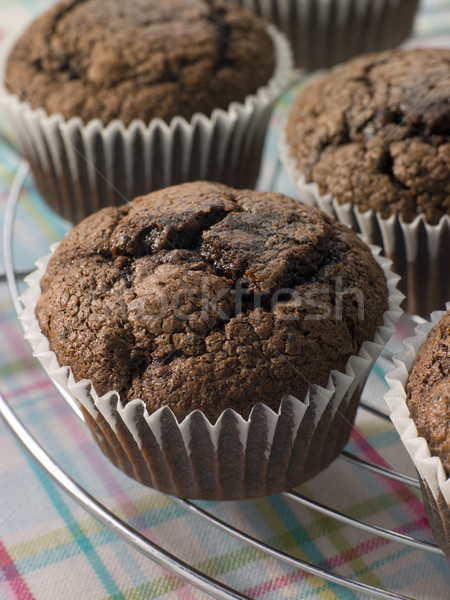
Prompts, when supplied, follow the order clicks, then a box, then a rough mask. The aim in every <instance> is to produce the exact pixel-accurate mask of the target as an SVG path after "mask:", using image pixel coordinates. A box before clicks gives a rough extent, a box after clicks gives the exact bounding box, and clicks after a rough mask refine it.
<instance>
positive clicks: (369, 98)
mask: <svg viewBox="0 0 450 600" xmlns="http://www.w3.org/2000/svg"><path fill="white" fill-rule="evenodd" d="M449 73H450V50H449V49H436V48H429V49H412V50H396V51H392V50H390V51H386V52H380V53H376V54H368V55H365V56H362V57H358V58H356V59H353V60H351V61H349V62H348V63H346V64H344V65H342V66H340V67H338V68H336V69H335V70H333V71H331V72H330V73H328V74H326V75H325V76H323V77H321V78H320V79H318V80H316V81H314V82H313V83H312V84H311V85H310V86H308V87H307V88H306V89H305V91H304V92H302V93H301V94H300V95H299V96H298V98H297V99H296V101H295V103H294V105H293V108H292V112H291V114H290V117H289V121H288V125H287V130H286V139H287V143H288V146H289V150H290V154H291V156H292V157H293V158H294V159H295V161H296V163H297V169H298V170H299V171H301V172H302V173H304V175H305V178H306V180H307V181H308V182H310V181H315V182H316V183H317V184H318V186H319V190H320V193H321V194H327V193H331V194H333V196H335V197H336V198H337V200H338V201H339V202H340V203H341V204H342V203H345V202H353V203H355V204H356V205H358V207H359V209H360V210H361V211H362V212H364V211H366V210H368V209H375V210H377V211H379V212H380V213H381V215H382V216H383V217H384V218H387V217H389V216H390V215H391V214H395V213H400V214H401V215H402V216H403V218H404V219H405V221H407V222H410V221H412V220H413V219H414V218H415V216H416V215H417V214H420V213H423V214H424V215H425V217H426V219H427V221H428V222H429V223H432V224H436V223H437V222H438V221H439V219H440V218H441V217H442V216H443V215H445V214H448V215H449V214H450V78H449Z"/></svg>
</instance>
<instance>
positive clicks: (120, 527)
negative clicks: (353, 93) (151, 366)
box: [0, 162, 443, 600]
mask: <svg viewBox="0 0 450 600" xmlns="http://www.w3.org/2000/svg"><path fill="white" fill-rule="evenodd" d="M28 172H29V168H28V165H27V163H25V162H22V163H21V165H20V167H19V169H18V171H17V174H16V177H15V180H14V182H13V185H12V187H11V190H10V194H9V197H8V202H7V207H6V211H5V216H4V223H3V252H4V260H5V271H6V280H7V283H8V287H9V291H10V295H11V299H12V302H13V304H14V307H15V310H16V312H17V313H19V312H20V310H21V308H22V306H21V302H20V299H19V291H18V281H17V279H18V276H21V275H22V273H20V274H18V273H17V272H16V271H15V268H14V258H13V251H12V246H13V232H14V223H15V215H16V208H17V205H18V202H19V199H20V194H21V190H22V188H23V185H24V181H25V178H26V176H27V174H28ZM275 176H276V174H274V177H275ZM52 383H53V384H54V385H55V386H56V388H57V390H58V392H59V393H60V394H62V395H63V396H64V398H65V400H66V401H67V402H69V404H70V406H71V408H72V409H73V410H74V411H75V412H76V414H77V416H78V417H79V418H80V419H83V417H82V414H81V412H80V411H79V410H78V408H77V406H76V404H75V403H74V401H73V400H72V398H71V397H70V396H68V394H66V393H65V392H64V390H62V388H60V387H59V386H58V384H57V383H56V382H53V381H52ZM361 410H369V411H371V412H373V413H375V414H376V415H377V416H378V417H381V418H384V419H387V418H388V416H387V415H386V413H385V412H384V411H383V410H382V409H381V408H379V407H374V406H372V405H371V404H370V403H366V402H364V401H362V407H361ZM0 415H1V416H2V417H3V419H4V420H5V422H6V424H7V425H8V427H9V428H10V429H11V431H12V432H13V433H14V435H15V436H16V437H17V438H18V440H19V441H20V442H21V444H22V445H23V446H24V447H25V448H26V449H27V451H28V452H29V453H30V454H31V456H32V457H33V458H34V459H35V460H36V461H37V463H38V464H39V465H40V466H41V468H42V469H43V470H44V472H45V473H46V474H47V475H48V476H49V477H50V478H51V479H52V480H53V481H55V482H56V483H57V484H58V485H59V486H60V487H61V488H62V489H63V490H65V492H66V493H67V494H68V495H69V496H71V497H72V498H73V499H74V500H76V501H77V502H78V503H79V504H80V505H81V506H82V507H83V508H84V509H85V510H86V511H87V512H88V513H89V514H90V515H92V516H93V517H95V518H96V519H97V520H98V521H99V522H100V523H102V524H103V525H104V526H106V527H108V528H109V529H110V530H111V531H112V532H113V533H114V534H115V535H117V536H118V537H120V538H121V539H122V540H124V541H125V542H126V543H128V544H129V545H130V546H131V547H133V548H134V549H136V550H138V551H139V552H141V553H142V554H143V555H145V556H146V557H148V558H150V559H151V560H153V561H155V562H156V563H157V564H159V565H160V566H162V567H164V568H165V569H167V570H168V571H170V572H172V573H174V574H175V575H177V576H179V577H181V578H182V579H184V580H185V581H186V582H188V583H189V584H191V585H193V586H195V587H196V588H198V589H200V590H202V591H203V592H206V593H207V594H210V595H211V596H212V597H214V598H218V599H224V600H229V599H240V600H250V597H249V596H247V595H245V594H243V593H241V592H239V591H238V590H236V589H233V588H232V587H229V586H227V585H225V584H223V583H221V582H219V581H218V580H217V579H214V578H213V577H210V576H209V575H207V574H205V573H203V572H201V571H199V570H198V569H196V568H194V567H193V566H191V565H189V564H188V563H186V562H184V561H183V560H181V559H180V558H179V557H177V556H176V555H174V554H171V553H170V552H168V551H166V550H165V549H163V548H162V547H161V546H159V545H158V544H156V543H154V542H152V541H151V540H150V539H148V538H147V537H146V536H144V535H143V534H141V533H140V532H139V531H137V530H136V529H134V528H133V527H132V526H130V525H129V524H127V523H126V522H125V521H124V520H122V519H121V518H119V517H118V516H117V515H116V514H114V513H113V512H111V511H110V510H109V509H108V508H106V506H104V505H103V504H102V503H101V502H100V501H98V500H97V499H96V498H95V497H93V496H92V495H91V494H90V493H89V492H88V491H87V490H86V489H85V488H83V486H82V485H81V484H80V483H79V482H77V481H76V480H75V479H74V478H72V477H71V476H70V475H69V474H68V473H67V472H65V471H64V469H63V468H62V467H61V466H60V465H59V464H58V463H57V462H56V461H55V460H54V459H53V458H52V457H51V456H50V454H49V453H48V452H47V451H46V450H45V449H44V448H43V447H42V446H41V445H40V444H39V442H38V441H36V439H35V438H34V437H33V436H32V435H31V433H30V432H29V430H28V429H27V428H26V427H25V425H24V424H23V423H22V422H21V421H20V419H19V418H18V417H17V415H16V414H15V412H14V411H13V409H12V408H11V407H10V406H9V405H8V403H7V402H6V400H5V398H4V397H3V396H2V395H1V394H0ZM340 459H341V460H344V461H346V462H347V463H349V464H351V465H352V466H353V468H354V469H355V470H358V469H364V470H365V471H367V472H369V473H373V474H375V475H377V476H381V477H386V478H389V479H392V480H394V481H397V482H400V483H402V484H404V485H407V486H410V487H411V488H418V487H419V483H418V481H417V479H415V478H413V477H410V476H408V475H405V474H402V473H398V472H396V471H395V470H391V469H387V468H384V467H381V466H379V465H377V464H375V463H373V462H370V461H368V460H364V459H362V458H360V457H358V456H356V455H355V454H352V453H350V452H348V451H344V452H342V454H341V456H340ZM282 495H283V496H284V497H285V498H286V499H289V500H290V501H291V502H294V503H297V504H298V505H301V506H304V507H307V508H308V509H311V510H313V511H317V512H318V513H320V514H322V515H325V516H326V517H328V518H331V519H334V520H336V521H339V522H340V523H344V524H346V525H350V526H351V527H355V528H357V529H359V530H361V531H363V532H366V533H370V534H371V535H373V536H380V537H382V538H385V539H387V540H390V541H393V542H397V543H400V544H403V545H404V546H407V547H411V548H414V549H417V550H421V551H424V552H428V553H431V554H433V555H437V556H443V553H442V551H441V549H440V548H439V546H437V545H436V544H435V543H433V542H428V541H425V540H421V539H417V538H415V537H413V536H408V535H404V534H400V533H398V532H396V531H393V530H391V529H388V528H384V527H380V526H377V525H373V524H371V523H368V522H366V521H364V520H360V519H356V518H354V517H351V516H349V515H346V514H344V513H342V512H339V511H338V510H335V509H333V508H331V507H329V506H327V505H325V504H322V503H320V502H317V501H315V500H312V499H310V498H308V497H306V496H305V495H302V494H300V493H298V492H296V491H289V492H284V493H283V494H282ZM173 500H174V501H175V502H176V503H178V504H179V505H180V506H181V507H183V509H184V510H186V511H189V512H190V513H192V514H193V515H195V516H196V517H197V518H199V519H202V520H203V521H204V522H205V523H208V524H209V525H212V526H214V527H215V528H216V529H217V535H226V536H233V537H234V538H236V539H237V540H238V541H239V542H240V543H242V544H245V545H248V546H250V547H252V548H255V549H257V550H259V551H261V552H263V553H264V554H265V555H267V556H269V557H271V558H273V559H276V560H277V561H281V562H283V563H287V564H288V565H290V566H292V567H295V568H297V569H299V570H301V571H303V572H305V573H309V574H312V575H315V576H318V577H321V578H323V579H324V580H326V581H328V582H332V583H335V584H337V585H339V586H343V587H344V588H348V589H350V590H353V591H355V592H359V593H362V594H366V595H369V596H371V597H375V598H378V599H383V600H385V599H386V600H415V599H414V598H412V597H411V596H405V595H402V594H399V593H396V592H395V591H390V590H385V589H381V588H380V587H376V586H372V585H368V584H365V583H363V582H361V581H357V580H354V579H351V578H349V577H346V576H343V575H339V574H338V573H336V572H333V571H331V570H329V569H325V568H323V567H321V566H320V565H316V564H313V563H311V562H308V561H305V560H301V559H299V558H297V557H296V556H294V555H292V554H289V553H287V552H285V551H282V550H279V549H277V548H276V547H275V546H272V545H270V544H267V543H265V542H263V541H262V540H260V539H259V538H257V537H254V536H252V535H249V534H248V533H246V532H244V531H243V530H241V529H239V528H237V527H235V526H233V525H232V524H230V523H228V522H225V521H224V520H222V519H220V518H218V517H216V516H214V514H213V512H212V511H209V510H206V509H204V508H202V507H201V506H199V505H198V504H197V503H195V502H193V501H189V500H183V499H177V498H173Z"/></svg>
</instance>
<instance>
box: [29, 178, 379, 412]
mask: <svg viewBox="0 0 450 600" xmlns="http://www.w3.org/2000/svg"><path fill="white" fill-rule="evenodd" d="M41 289H42V294H41V296H40V298H39V300H38V303H37V306H36V316H37V318H38V321H39V324H40V327H41V330H42V332H43V334H44V335H45V336H46V337H47V338H48V340H49V343H50V347H51V349H52V350H53V351H54V352H55V353H56V355H57V358H58V361H59V364H60V365H69V366H71V367H72V370H73V372H74V376H75V378H76V379H77V380H79V379H81V378H89V379H91V380H92V381H93V383H94V386H95V389H96V391H97V392H98V393H99V394H104V393H106V392H108V391H110V390H113V389H115V390H116V391H118V392H119V393H120V395H121V397H122V401H123V402H124V403H126V402H128V401H130V400H132V399H135V398H141V399H142V400H144V402H145V403H146V405H147V407H148V409H149V411H150V412H153V411H155V410H157V409H158V408H159V407H161V406H164V405H168V406H170V407H171V408H172V410H173V412H174V413H175V415H176V416H177V417H178V418H179V419H182V418H183V417H184V416H186V415H187V414H188V413H190V412H191V411H193V410H194V409H200V410H202V411H203V412H204V414H205V415H206V416H207V417H208V418H209V419H210V420H211V421H215V420H216V419H217V417H218V416H219V415H220V413H221V412H222V411H223V410H224V409H225V408H233V409H235V410H236V411H238V412H239V413H240V414H241V415H242V416H243V417H245V418H246V417H248V415H249V413H250V411H251V408H252V406H253V405H254V404H255V403H257V402H260V401H261V402H265V403H266V404H267V405H269V406H270V407H271V408H273V409H274V410H277V409H278V407H279V404H280V401H281V399H282V397H283V395H284V394H292V395H294V396H296V397H298V398H300V399H302V398H303V397H304V395H305V393H306V391H307V389H308V387H309V385H310V384H311V383H315V384H319V385H326V384H327V381H328V377H329V374H330V371H331V370H332V369H338V370H343V369H344V367H345V364H346V362H347V360H348V358H349V357H350V356H351V355H353V354H357V352H358V350H359V348H360V346H361V344H362V343H363V342H364V341H365V340H372V339H373V337H374V334H375V330H376V328H377V327H378V326H379V325H381V324H382V323H383V313H384V311H385V310H387V307H388V303H387V286H386V280H385V275H384V273H383V271H382V269H381V268H380V266H379V265H378V263H377V262H376V261H375V259H374V258H373V256H372V254H371V251H370V249H369V248H368V247H367V246H366V245H365V244H364V243H363V242H362V241H361V240H360V239H359V238H358V237H357V236H356V234H355V233H353V232H352V231H350V230H349V229H348V228H347V227H345V226H343V225H341V224H339V223H336V222H335V221H333V220H332V219H330V218H329V217H328V216H327V215H325V214H324V213H322V212H321V211H319V210H318V209H315V208H311V207H307V206H304V205H302V204H301V203H299V202H297V201H294V200H292V199H290V198H287V197H286V196H283V195H280V194H275V193H263V192H256V191H249V190H240V191H238V190H235V189H232V188H229V187H226V186H224V185H220V184H213V183H207V182H194V183H186V184H182V185H179V186H174V187H170V188H166V189H163V190H160V191H157V192H153V193H151V194H149V195H147V196H142V197H139V198H136V199H135V200H134V201H133V202H131V203H129V204H126V205H123V206H122V207H119V208H105V209H103V210H101V211H100V212H98V213H96V214H94V215H92V216H91V217H88V218H87V219H85V220H84V221H83V222H81V223H80V224H79V225H78V226H77V227H75V228H74V229H73V230H72V231H71V232H70V233H69V234H68V235H67V236H66V237H65V238H64V240H63V241H62V242H61V244H60V245H59V247H58V249H57V250H56V252H55V253H54V254H53V256H52V258H51V260H50V262H49V264H48V267H47V270H46V272H45V274H44V276H43V278H42V280H41Z"/></svg>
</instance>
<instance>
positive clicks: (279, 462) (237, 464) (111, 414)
mask: <svg viewBox="0 0 450 600" xmlns="http://www.w3.org/2000/svg"><path fill="white" fill-rule="evenodd" d="M373 253H374V256H375V258H376V260H377V261H378V262H379V263H380V264H381V266H382V268H383V270H384V272H385V274H386V281H387V287H388V291H389V308H388V310H387V311H386V312H385V314H384V317H383V325H380V326H379V327H378V328H377V331H376V335H375V337H374V339H373V340H367V341H366V342H364V343H363V344H362V346H361V348H360V350H359V352H358V354H357V355H355V356H352V357H351V358H350V359H349V360H348V362H347V365H346V368H345V372H339V371H336V370H333V371H331V373H330V377H329V381H328V385H327V386H326V387H319V386H316V385H311V386H310V388H309V390H308V392H307V394H306V396H305V397H304V398H294V397H293V396H289V395H286V396H284V397H283V398H280V407H279V410H278V411H277V412H274V411H273V410H271V409H270V408H269V407H268V406H266V405H265V404H264V403H263V402H255V406H254V408H253V410H252V412H251V414H250V416H249V418H248V419H243V418H242V417H241V416H240V415H239V414H238V413H236V412H235V411H233V410H231V409H227V410H225V411H224V412H223V413H222V414H221V416H220V417H219V419H218V420H217V422H216V423H215V424H211V423H210V422H209V421H208V420H207V419H206V417H205V416H204V415H203V413H202V412H200V411H198V410H196V411H194V412H192V413H191V414H189V415H188V416H187V417H186V418H185V419H184V420H183V421H182V422H181V423H178V421H177V420H176V418H175V416H174V415H173V413H172V411H171V410H170V409H169V408H167V407H163V408H160V409H159V410H158V411H156V412H155V413H153V414H149V412H148V410H147V408H146V406H145V404H144V402H143V401H141V400H133V401H131V402H129V403H128V404H126V405H125V406H124V405H123V404H122V401H121V399H120V398H119V396H118V395H117V393H116V392H114V391H111V392H109V393H107V394H105V395H104V396H101V397H99V396H98V395H97V393H96V391H95V389H94V386H93V384H92V382H91V381H89V380H82V381H79V382H76V381H75V379H74V377H73V375H72V373H71V369H70V368H69V367H67V366H60V365H59V364H58V361H57V359H56V355H55V354H54V353H53V352H52V351H51V350H50V349H49V344H48V341H47V339H46V338H45V336H44V335H43V334H42V333H41V331H40V328H39V324H38V323H37V320H36V318H35V315H34V307H35V304H36V301H37V299H38V297H39V295H40V285H39V281H40V279H41V277H42V274H43V272H44V271H45V267H46V264H47V262H48V258H49V257H47V258H46V259H43V260H42V261H40V262H39V263H38V270H37V271H35V272H34V273H33V274H32V275H31V276H30V277H29V278H28V279H27V282H28V285H29V288H28V289H27V290H26V292H25V293H24V294H23V298H22V300H23V302H24V306H25V308H24V311H23V314H22V315H21V317H20V318H21V320H22V322H23V324H24V326H25V329H26V337H27V339H28V340H29V341H30V343H31V345H32V347H33V350H34V354H35V356H36V357H37V358H38V359H39V360H40V362H41V363H42V365H43V366H44V368H45V369H46V371H47V373H48V375H49V376H50V377H51V378H52V379H54V380H56V381H57V382H58V383H59V384H60V385H61V386H62V387H63V388H64V389H66V390H67V391H68V392H69V393H70V394H71V395H72V396H73V397H74V398H75V399H76V401H77V402H78V403H79V405H80V407H81V409H82V411H83V414H84V416H85V418H86V422H87V424H88V426H89V427H90V429H91V431H92V433H93V434H94V436H95V439H96V440H97V442H98V444H99V446H100V448H101V449H102V450H103V452H104V453H105V455H106V456H108V457H109V459H110V460H111V461H112V462H113V463H114V464H115V465H117V466H118V467H119V468H120V469H121V470H123V471H124V472H125V473H127V474H128V475H129V476H131V477H133V478H135V479H136V480H138V481H140V482H141V483H143V484H144V485H148V486H151V487H153V488H155V489H157V490H160V491H162V492H165V493H168V494H172V495H175V496H179V497H189V498H203V499H213V500H231V499H243V498H255V497H259V496H264V495H269V494H275V493H278V492H280V491H283V490H287V489H290V488H292V487H295V486H297V485H299V484H300V483H302V482H304V481H306V480H308V479H310V478H311V477H314V475H316V474H317V473H319V472H320V471H321V470H323V469H324V468H325V467H327V466H328V465H329V464H330V463H331V462H332V461H333V460H334V458H336V457H337V456H338V455H339V454H340V452H341V450H342V448H343V447H344V446H345V444H346V443H347V441H348V438H349V436H350V433H351V430H352V424H353V422H354V418H355V414H356V410H357V407H358V402H359V398H360V394H361V391H362V388H363V386H364V382H365V380H366V378H367V376H368V374H369V372H370V370H371V368H372V366H373V364H374V362H375V360H376V359H377V357H378V356H379V354H380V352H381V351H382V349H383V347H384V345H385V344H386V342H387V341H388V340H389V338H390V337H391V336H392V334H393V332H394V329H395V322H396V321H397V319H398V317H399V316H400V314H401V312H402V311H401V309H400V303H401V301H402V298H403V295H402V294H401V293H400V292H399V291H398V290H397V288H396V286H397V282H398V276H397V275H395V274H394V273H392V272H391V271H390V268H389V267H390V261H388V260H386V259H385V258H383V257H380V256H379V249H375V248H374V249H373Z"/></svg>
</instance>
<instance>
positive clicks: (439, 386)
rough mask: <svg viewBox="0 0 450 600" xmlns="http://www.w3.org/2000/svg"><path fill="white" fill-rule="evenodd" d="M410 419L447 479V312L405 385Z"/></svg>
mask: <svg viewBox="0 0 450 600" xmlns="http://www.w3.org/2000/svg"><path fill="white" fill-rule="evenodd" d="M406 392H407V400H406V403H407V405H408V409H409V412H410V414H411V418H412V420H413V421H414V423H415V425H416V427H417V431H418V434H419V435H420V436H421V437H423V438H425V440H426V441H427V444H428V446H429V448H430V452H431V454H432V455H433V456H438V457H439V458H440V459H441V461H442V464H443V466H444V469H445V473H446V475H447V477H450V310H448V311H447V313H446V314H445V316H444V317H443V318H442V320H441V321H440V322H439V323H438V324H437V325H435V326H434V327H433V329H432V330H431V331H430V333H429V335H428V338H427V340H426V341H425V342H424V343H423V345H422V347H421V348H420V350H419V352H418V353H417V357H416V360H415V362H414V364H413V366H412V368H411V371H410V373H409V378H408V381H407V384H406Z"/></svg>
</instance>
